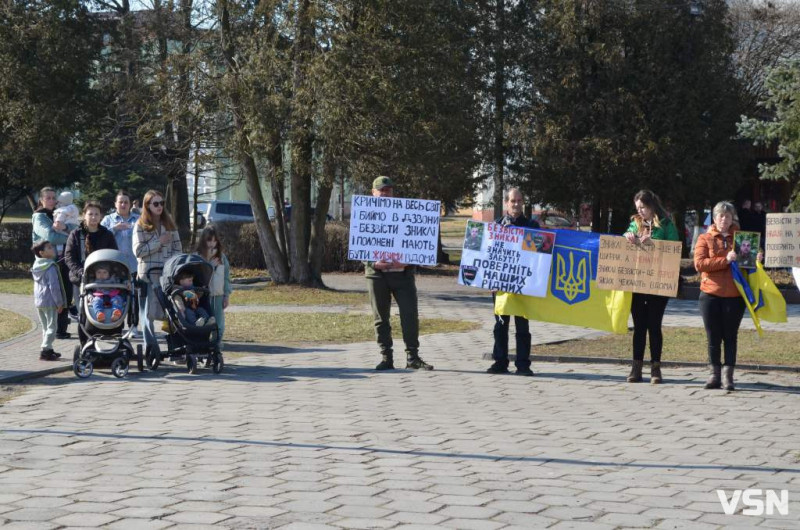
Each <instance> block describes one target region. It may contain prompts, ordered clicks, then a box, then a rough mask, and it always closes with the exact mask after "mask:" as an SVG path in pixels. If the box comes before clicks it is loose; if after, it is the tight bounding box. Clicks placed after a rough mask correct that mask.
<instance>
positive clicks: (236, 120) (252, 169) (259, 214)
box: [218, 0, 289, 284]
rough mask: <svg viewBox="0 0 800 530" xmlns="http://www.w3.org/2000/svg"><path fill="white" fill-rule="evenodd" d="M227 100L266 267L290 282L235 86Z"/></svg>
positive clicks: (226, 32) (223, 17)
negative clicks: (246, 133)
mask: <svg viewBox="0 0 800 530" xmlns="http://www.w3.org/2000/svg"><path fill="white" fill-rule="evenodd" d="M218 6H219V18H220V33H221V37H222V48H223V56H224V58H225V64H226V66H227V68H228V69H229V70H230V71H231V72H234V71H235V70H236V62H235V61H234V51H235V50H234V44H233V37H232V35H231V26H230V13H229V10H228V2H227V0H221V1H220V2H219V4H218ZM228 103H229V108H230V111H231V114H232V115H233V127H234V129H235V131H236V134H237V136H238V138H239V141H238V144H237V145H236V153H237V157H238V160H239V166H240V168H241V170H242V173H244V177H245V183H246V185H247V194H248V196H249V198H250V205H251V206H252V208H253V217H254V218H255V225H256V233H257V234H258V241H259V244H260V245H261V251H262V252H263V254H264V262H265V263H266V264H267V269H268V270H269V273H270V276H271V278H272V281H273V282H274V283H277V284H285V283H288V282H289V270H288V268H287V266H286V258H285V256H284V255H283V254H282V253H281V251H280V248H278V241H277V239H276V238H275V232H274V231H273V230H272V224H270V222H269V216H268V215H267V207H266V205H265V204H264V195H263V194H262V193H261V185H260V182H259V178H258V169H257V168H256V163H255V160H254V159H253V157H252V156H251V155H250V154H249V153H248V151H247V149H246V147H247V146H246V145H245V142H247V137H246V135H245V133H244V131H245V129H246V127H245V125H246V123H245V121H244V118H243V113H242V110H241V102H240V100H239V95H238V93H237V92H236V90H232V91H231V92H230V93H229V101H228Z"/></svg>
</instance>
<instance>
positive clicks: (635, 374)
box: [628, 359, 644, 383]
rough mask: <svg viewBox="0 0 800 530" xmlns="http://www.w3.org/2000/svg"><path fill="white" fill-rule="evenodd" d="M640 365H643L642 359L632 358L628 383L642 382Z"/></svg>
mask: <svg viewBox="0 0 800 530" xmlns="http://www.w3.org/2000/svg"><path fill="white" fill-rule="evenodd" d="M642 366H644V361H637V360H636V359H634V360H633V364H631V373H629V374H628V382H629V383H641V382H642Z"/></svg>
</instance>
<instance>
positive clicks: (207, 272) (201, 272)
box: [92, 254, 214, 293]
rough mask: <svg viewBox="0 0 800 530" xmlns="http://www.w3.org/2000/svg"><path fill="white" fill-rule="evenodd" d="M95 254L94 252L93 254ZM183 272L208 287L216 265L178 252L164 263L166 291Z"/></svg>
mask: <svg viewBox="0 0 800 530" xmlns="http://www.w3.org/2000/svg"><path fill="white" fill-rule="evenodd" d="M92 255H94V254H92ZM182 272H191V273H192V274H193V275H194V284H195V285H196V286H198V287H206V288H207V287H208V284H209V283H210V282H211V276H212V275H213V274H214V267H212V266H211V264H210V263H209V262H207V261H206V260H204V259H203V258H201V257H200V256H198V255H197V254H178V255H177V256H172V257H171V258H169V259H168V260H167V262H166V263H164V270H163V271H162V273H161V289H163V290H164V292H165V293H170V292H172V289H173V288H174V287H176V286H177V285H178V279H177V278H178V275H179V274H180V273H182Z"/></svg>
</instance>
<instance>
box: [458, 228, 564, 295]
mask: <svg viewBox="0 0 800 530" xmlns="http://www.w3.org/2000/svg"><path fill="white" fill-rule="evenodd" d="M555 242H556V235H555V233H553V232H546V231H544V230H536V229H533V228H522V227H519V226H503V225H500V224H498V223H482V222H480V221H469V222H467V229H466V233H465V235H464V246H463V250H462V252H461V268H460V270H459V274H458V283H460V284H461V285H468V286H472V287H478V288H480V289H487V290H489V291H503V292H506V293H514V294H524V295H528V296H538V297H540V298H541V297H544V296H546V295H547V283H548V279H549V277H550V265H551V264H552V262H553V247H554V246H555Z"/></svg>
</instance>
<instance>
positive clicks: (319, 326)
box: [225, 313, 478, 344]
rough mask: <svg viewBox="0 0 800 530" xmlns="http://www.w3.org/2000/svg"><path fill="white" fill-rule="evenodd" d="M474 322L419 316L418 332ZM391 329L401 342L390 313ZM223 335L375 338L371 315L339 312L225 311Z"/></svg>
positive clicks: (262, 339) (277, 340)
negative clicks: (226, 312) (420, 317)
mask: <svg viewBox="0 0 800 530" xmlns="http://www.w3.org/2000/svg"><path fill="white" fill-rule="evenodd" d="M477 327H478V324H477V323H475V322H463V321H459V320H445V319H440V318H422V319H420V322H419V332H420V335H430V334H432V333H454V332H464V331H471V330H473V329H475V328H477ZM392 332H393V334H394V336H395V339H396V340H399V341H401V342H402V334H401V328H400V319H399V318H397V317H392ZM225 339H226V340H232V341H243V342H259V343H265V344H301V343H309V342H316V343H326V344H332V343H333V344H343V343H349V342H364V341H370V340H374V339H375V326H374V325H373V322H372V316H371V315H366V314H352V313H350V314H342V313H228V314H227V315H226V317H225Z"/></svg>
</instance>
